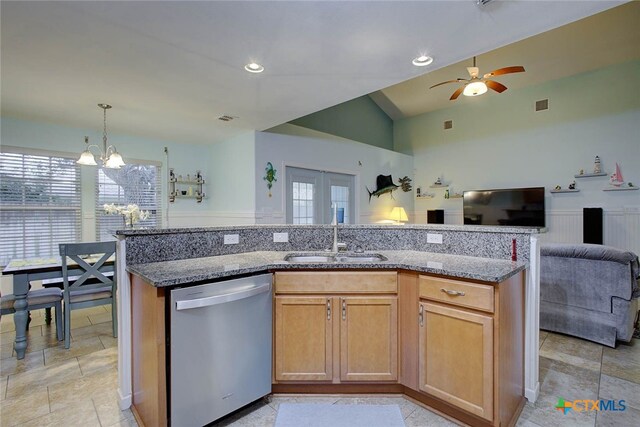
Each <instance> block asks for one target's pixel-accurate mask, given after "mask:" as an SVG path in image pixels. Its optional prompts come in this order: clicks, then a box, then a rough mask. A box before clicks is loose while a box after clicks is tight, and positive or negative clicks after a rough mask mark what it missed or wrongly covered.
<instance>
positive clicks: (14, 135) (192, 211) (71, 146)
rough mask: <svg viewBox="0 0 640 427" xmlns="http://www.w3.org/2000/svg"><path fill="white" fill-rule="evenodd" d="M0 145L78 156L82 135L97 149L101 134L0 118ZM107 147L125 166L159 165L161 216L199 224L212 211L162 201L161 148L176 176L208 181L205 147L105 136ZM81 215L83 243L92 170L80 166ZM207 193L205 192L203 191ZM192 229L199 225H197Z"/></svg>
mask: <svg viewBox="0 0 640 427" xmlns="http://www.w3.org/2000/svg"><path fill="white" fill-rule="evenodd" d="M0 125H1V128H0V135H1V139H0V144H2V145H3V146H4V145H9V146H15V147H24V148H31V149H42V150H49V151H60V152H66V153H72V154H74V155H79V153H80V152H81V151H82V150H83V149H84V135H87V136H89V140H90V143H93V144H98V145H101V143H102V132H101V130H100V129H80V128H72V127H67V126H60V125H55V124H51V123H44V122H34V121H28V120H22V119H16V118H12V117H6V116H3V117H2V118H1V121H0ZM109 143H110V144H114V145H115V146H116V147H117V149H118V151H119V152H120V153H121V154H122V155H123V157H124V160H125V162H127V160H128V159H138V160H150V161H156V162H161V163H162V173H163V178H162V194H163V206H162V209H163V216H164V213H166V209H167V207H169V213H170V218H171V216H174V217H187V219H184V218H181V220H180V221H181V222H180V224H181V225H187V224H182V223H183V222H185V221H187V222H188V221H189V219H188V218H193V220H194V221H199V219H198V216H199V214H205V216H209V212H210V211H211V210H213V206H214V205H213V203H212V201H211V199H205V200H204V201H203V202H202V203H199V204H198V203H196V202H195V200H189V199H183V200H177V201H176V202H175V203H171V204H170V206H169V203H168V201H167V198H166V194H167V183H166V179H165V178H166V172H167V169H166V161H165V155H164V151H163V148H164V147H165V146H166V147H168V148H169V154H170V163H169V164H170V167H173V168H175V170H176V173H179V174H183V175H186V174H187V173H190V174H193V173H194V172H195V171H196V170H197V169H200V170H202V172H203V174H204V176H205V178H206V179H207V181H209V180H208V178H209V170H210V159H211V157H212V149H211V148H210V146H207V145H196V144H184V143H179V144H178V143H174V142H167V141H160V140H151V139H146V138H140V137H134V136H127V135H118V134H112V133H109ZM81 168H82V175H81V178H82V212H83V239H84V240H93V239H94V237H95V236H94V234H93V230H94V229H95V216H94V215H95V212H94V209H95V167H92V166H82V167H81ZM206 190H207V193H209V192H208V190H209V189H208V188H207V189H206ZM196 225H201V224H200V223H198V224H196Z"/></svg>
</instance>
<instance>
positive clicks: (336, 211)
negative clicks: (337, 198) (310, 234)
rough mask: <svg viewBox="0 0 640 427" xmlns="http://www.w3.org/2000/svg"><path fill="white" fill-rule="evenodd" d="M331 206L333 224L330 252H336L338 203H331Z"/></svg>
mask: <svg viewBox="0 0 640 427" xmlns="http://www.w3.org/2000/svg"><path fill="white" fill-rule="evenodd" d="M331 208H332V209H333V220H332V221H331V225H333V247H332V248H331V252H334V253H338V204H337V203H333V204H332V205H331Z"/></svg>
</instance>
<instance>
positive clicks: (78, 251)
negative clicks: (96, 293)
mask: <svg viewBox="0 0 640 427" xmlns="http://www.w3.org/2000/svg"><path fill="white" fill-rule="evenodd" d="M59 248H60V256H61V257H62V280H63V284H64V290H65V292H66V291H67V290H76V289H78V288H80V287H82V289H87V290H88V289H95V288H104V287H105V286H109V285H110V286H111V291H112V295H115V292H116V277H117V272H116V264H115V262H114V264H113V276H112V278H110V277H108V276H106V275H105V274H104V273H105V272H106V271H107V270H108V271H111V268H107V267H106V266H105V262H106V261H107V260H108V259H109V258H110V257H111V256H113V255H114V254H115V252H116V242H92V243H62V244H60V245H59ZM87 256H91V260H89V259H86V257H87ZM67 259H71V260H73V261H75V263H76V264H77V266H75V265H73V266H69V265H68V261H67ZM69 269H72V271H73V270H75V272H77V273H78V274H79V273H82V274H81V275H79V276H78V277H77V279H75V280H74V281H73V282H72V283H70V282H69ZM75 272H74V274H75ZM89 279H97V280H98V281H99V283H95V280H92V281H91V282H87V281H88V280H89ZM72 280H73V279H72Z"/></svg>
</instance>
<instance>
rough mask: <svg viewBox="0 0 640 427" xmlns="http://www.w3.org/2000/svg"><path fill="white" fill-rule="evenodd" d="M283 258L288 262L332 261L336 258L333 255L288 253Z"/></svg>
mask: <svg viewBox="0 0 640 427" xmlns="http://www.w3.org/2000/svg"><path fill="white" fill-rule="evenodd" d="M284 260H285V261H289V262H334V261H335V260H336V259H335V258H334V256H333V255H305V254H288V255H287V256H285V257H284Z"/></svg>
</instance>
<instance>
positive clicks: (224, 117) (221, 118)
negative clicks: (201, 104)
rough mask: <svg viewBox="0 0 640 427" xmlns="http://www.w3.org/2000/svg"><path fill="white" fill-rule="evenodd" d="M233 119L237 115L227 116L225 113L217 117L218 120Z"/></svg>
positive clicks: (227, 120)
mask: <svg viewBox="0 0 640 427" xmlns="http://www.w3.org/2000/svg"><path fill="white" fill-rule="evenodd" d="M233 119H237V117H235V116H227V115H226V114H225V115H224V116H220V117H218V120H222V121H223V122H230V121H231V120H233Z"/></svg>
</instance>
